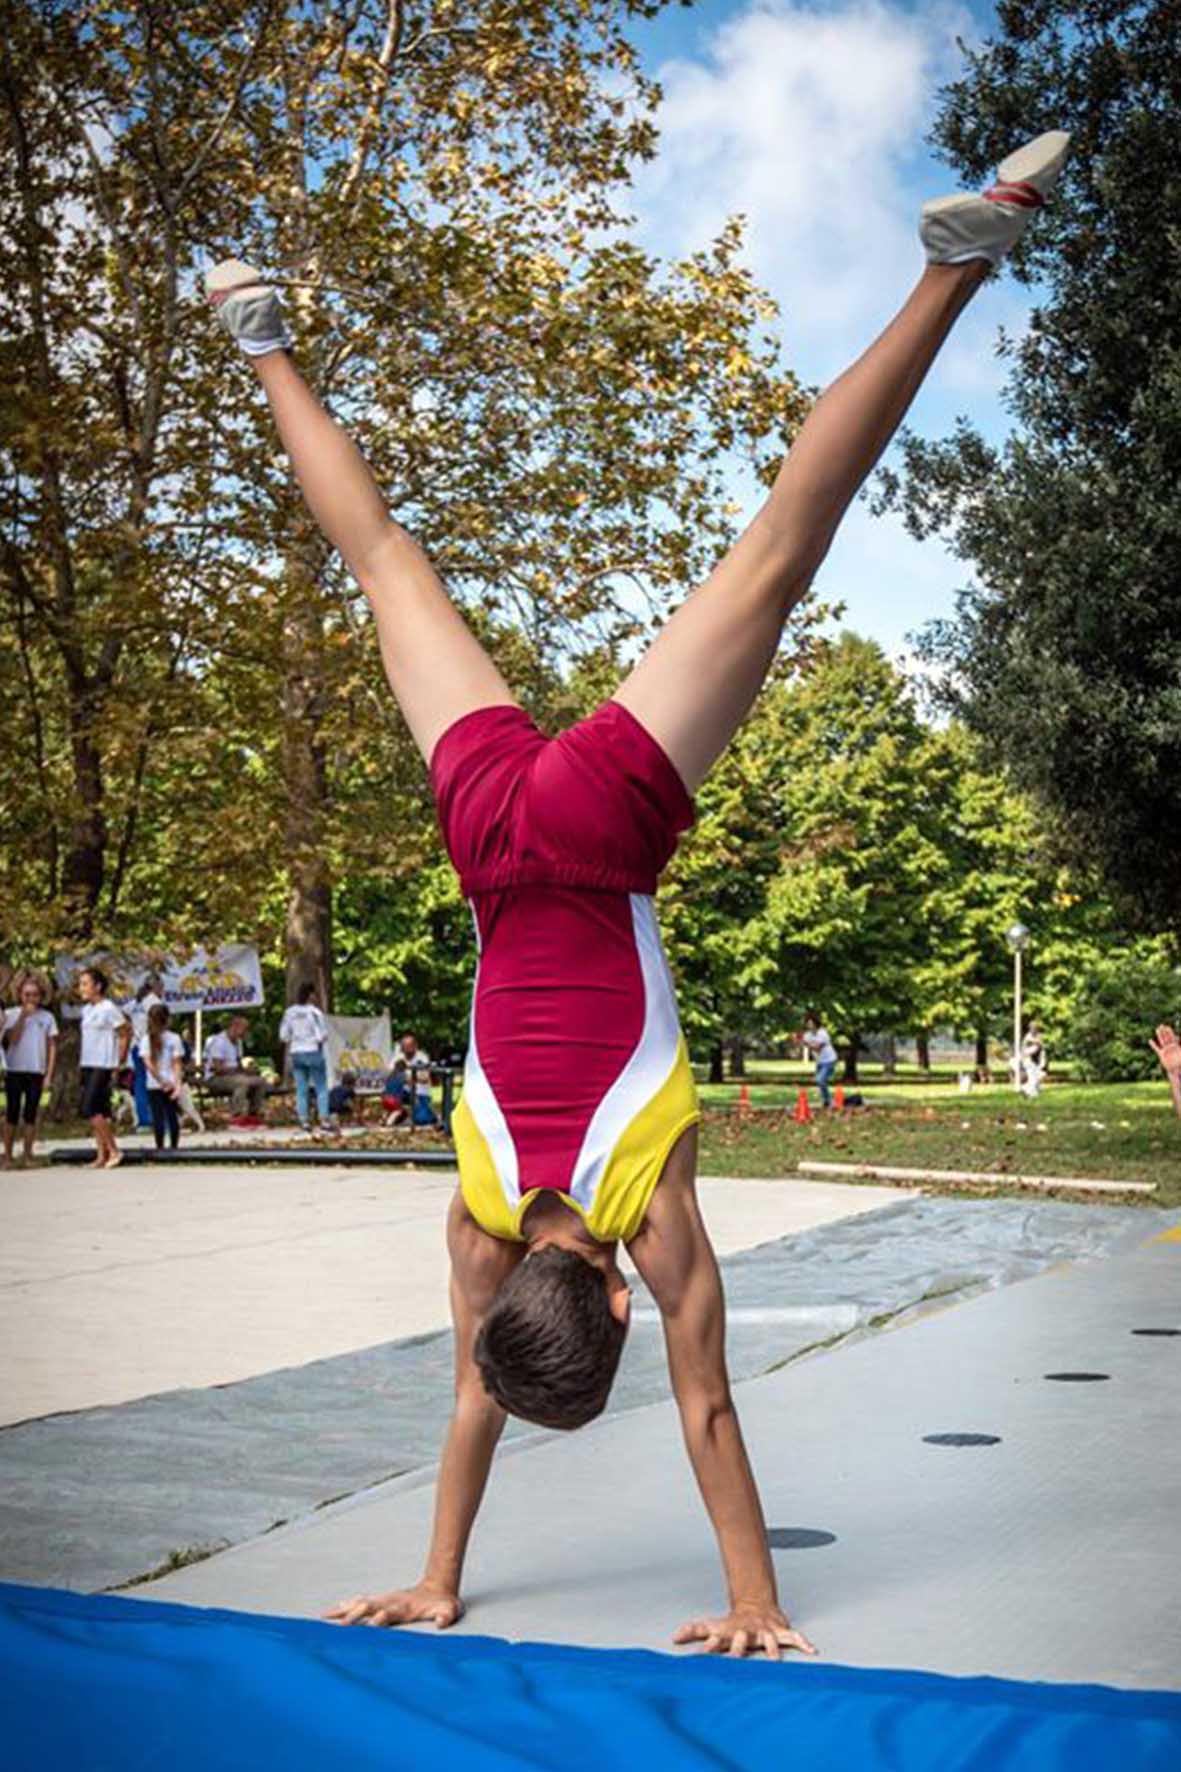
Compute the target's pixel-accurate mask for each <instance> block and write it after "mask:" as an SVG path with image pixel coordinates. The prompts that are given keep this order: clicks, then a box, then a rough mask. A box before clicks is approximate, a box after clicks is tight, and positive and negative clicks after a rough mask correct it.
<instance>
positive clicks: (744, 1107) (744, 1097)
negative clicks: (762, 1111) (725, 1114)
mask: <svg viewBox="0 0 1181 1772" xmlns="http://www.w3.org/2000/svg"><path fill="white" fill-rule="evenodd" d="M738 1112H739V1114H740V1115H741V1116H742V1118H743V1119H744V1120H745V1119H746V1118H747V1117H748V1115H749V1114H750V1084H749V1083H744V1084H743V1085H742V1087H741V1089H740V1090H739V1091H738Z"/></svg>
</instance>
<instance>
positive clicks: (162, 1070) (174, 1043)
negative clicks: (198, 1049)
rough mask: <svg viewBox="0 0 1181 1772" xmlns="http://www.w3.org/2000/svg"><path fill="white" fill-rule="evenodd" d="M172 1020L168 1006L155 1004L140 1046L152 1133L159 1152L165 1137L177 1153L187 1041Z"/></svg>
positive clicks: (150, 1012)
mask: <svg viewBox="0 0 1181 1772" xmlns="http://www.w3.org/2000/svg"><path fill="white" fill-rule="evenodd" d="M170 1020H171V1017H170V1015H169V1013H168V1006H167V1004H166V1003H153V1004H152V1006H151V1008H150V1009H149V1010H148V1025H147V1029H146V1032H145V1034H144V1037H143V1042H142V1044H141V1047H140V1055H141V1057H142V1058H143V1062H144V1074H145V1079H146V1085H147V1092H148V1105H149V1108H150V1110H151V1115H152V1131H153V1132H154V1133H155V1136H156V1149H157V1150H158V1151H162V1150H163V1149H164V1134H165V1131H167V1133H168V1144H169V1148H170V1149H171V1150H175V1149H176V1147H177V1145H178V1144H179V1143H180V1092H181V1090H182V1088H183V1087H184V1068H183V1066H184V1042H183V1040H182V1039H181V1037H180V1035H179V1034H174V1033H173V1031H172V1029H171V1028H170V1027H169V1025H168V1023H169V1021H170Z"/></svg>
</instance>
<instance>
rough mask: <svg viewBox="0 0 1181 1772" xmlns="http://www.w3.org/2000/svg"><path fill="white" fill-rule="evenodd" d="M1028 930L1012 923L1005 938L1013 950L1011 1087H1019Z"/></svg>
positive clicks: (1017, 1088) (1023, 926)
mask: <svg viewBox="0 0 1181 1772" xmlns="http://www.w3.org/2000/svg"><path fill="white" fill-rule="evenodd" d="M1029 939H1030V937H1029V930H1028V929H1027V928H1026V927H1025V924H1024V923H1014V925H1013V927H1012V928H1011V929H1010V930H1008V932H1007V933H1006V935H1005V940H1006V941H1007V942H1008V944H1009V946H1010V947H1011V948H1012V950H1013V1087H1014V1089H1016V1090H1018V1091H1019V1090H1020V1088H1021V956H1022V954H1023V953H1024V952H1025V950H1026V949H1027V948H1028V946H1029Z"/></svg>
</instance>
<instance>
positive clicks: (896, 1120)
mask: <svg viewBox="0 0 1181 1772" xmlns="http://www.w3.org/2000/svg"><path fill="white" fill-rule="evenodd" d="M761 1069H762V1067H761V1066H760V1070H761ZM797 1087H798V1085H796V1084H794V1083H793V1084H792V1085H791V1086H790V1087H788V1088H785V1087H784V1086H783V1085H782V1084H778V1085H776V1084H760V1083H752V1084H751V1086H750V1100H751V1106H752V1108H753V1109H754V1111H753V1112H752V1113H751V1114H749V1115H748V1116H745V1117H740V1116H739V1114H738V1113H737V1111H736V1108H737V1101H738V1085H737V1084H734V1083H725V1084H702V1085H701V1086H700V1091H701V1097H702V1102H703V1105H704V1106H705V1108H706V1117H705V1123H704V1125H703V1127H702V1139H701V1172H702V1174H704V1175H711V1174H712V1175H767V1176H775V1175H794V1174H795V1173H796V1164H797V1163H798V1162H799V1161H800V1160H801V1158H815V1159H819V1160H820V1161H822V1162H831V1163H884V1164H888V1165H892V1166H896V1167H902V1166H908V1167H912V1168H916V1169H975V1170H987V1171H989V1172H995V1173H996V1176H997V1183H998V1191H1004V1175H1005V1172H1006V1171H1008V1172H1010V1173H1013V1172H1021V1173H1025V1174H1035V1175H1077V1176H1087V1177H1093V1178H1097V1179H1100V1180H1108V1181H1154V1182H1155V1183H1156V1184H1157V1192H1156V1194H1155V1195H1153V1196H1152V1199H1153V1201H1154V1203H1159V1204H1161V1205H1166V1206H1178V1205H1181V1120H1178V1119H1177V1118H1176V1116H1175V1115H1174V1113H1173V1111H1172V1106H1171V1103H1170V1101H1169V1094H1168V1090H1167V1088H1166V1087H1164V1086H1163V1079H1162V1082H1161V1083H1159V1084H1158V1083H1103V1084H1084V1083H1058V1084H1052V1085H1050V1086H1049V1087H1048V1088H1047V1089H1046V1090H1045V1091H1044V1092H1043V1094H1042V1095H1041V1096H1040V1098H1039V1099H1038V1100H1037V1101H1026V1100H1025V1099H1024V1098H1023V1097H1021V1096H1018V1095H1017V1094H1016V1093H1015V1092H1014V1091H1013V1090H1012V1089H1010V1088H1006V1087H1003V1086H1001V1085H1000V1084H994V1085H992V1086H991V1087H986V1088H976V1089H973V1090H972V1091H971V1093H970V1094H968V1095H961V1094H960V1093H959V1091H958V1089H956V1088H955V1087H954V1085H953V1086H952V1087H951V1088H950V1089H949V1088H948V1086H947V1084H946V1083H942V1084H938V1083H937V1084H931V1085H922V1084H912V1083H908V1084H906V1085H904V1086H903V1087H901V1088H894V1089H891V1088H889V1087H888V1086H885V1085H881V1084H877V1083H873V1082H871V1081H869V1079H868V1078H867V1079H866V1081H865V1082H863V1083H862V1084H861V1085H859V1089H860V1090H861V1093H863V1094H864V1096H865V1099H866V1101H867V1103H868V1104H869V1105H868V1106H867V1107H866V1108H865V1109H864V1110H863V1111H860V1112H846V1113H844V1114H831V1115H822V1114H820V1113H818V1112H817V1117H816V1118H815V1119H814V1120H813V1121H812V1123H811V1124H810V1125H804V1126H799V1125H797V1124H796V1123H795V1122H794V1121H793V1120H792V1119H791V1117H790V1113H791V1108H792V1107H793V1106H794V1103H795V1094H796V1088H797ZM809 1099H810V1102H811V1105H812V1108H813V1111H814V1112H815V1111H816V1092H815V1090H814V1089H812V1090H809ZM963 1191H965V1192H970V1193H974V1194H975V1193H979V1192H980V1191H981V1190H980V1189H979V1188H970V1189H965V1190H963ZM1013 1191H1016V1190H1013ZM1021 1191H1022V1192H1025V1190H1024V1189H1023V1190H1021ZM1078 1197H1079V1198H1083V1197H1084V1196H1082V1195H1079V1196H1078ZM1086 1197H1095V1196H1086ZM1128 1198H1129V1199H1130V1198H1132V1196H1128Z"/></svg>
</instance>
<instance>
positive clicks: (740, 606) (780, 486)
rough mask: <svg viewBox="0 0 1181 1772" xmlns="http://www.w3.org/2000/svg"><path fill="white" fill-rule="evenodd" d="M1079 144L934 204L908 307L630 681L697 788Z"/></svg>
mask: <svg viewBox="0 0 1181 1772" xmlns="http://www.w3.org/2000/svg"><path fill="white" fill-rule="evenodd" d="M1069 145H1070V137H1069V136H1067V135H1065V134H1064V133H1063V132H1062V131H1061V130H1050V131H1048V132H1047V133H1046V134H1045V135H1039V136H1038V137H1037V139H1036V140H1035V141H1031V142H1027V143H1026V144H1025V145H1024V147H1021V148H1018V149H1017V150H1016V151H1015V152H1014V153H1012V154H1010V155H1009V156H1008V157H1007V158H1006V159H1005V160H1003V161H1002V162H1001V165H1000V172H999V177H998V179H997V182H996V184H994V185H993V186H992V188H991V190H988V191H985V192H984V193H983V195H982V196H971V195H968V194H965V193H963V192H960V193H957V194H955V195H953V196H950V197H938V198H936V199H935V200H934V202H931V203H927V204H925V205H924V206H923V214H922V221H921V223H920V227H919V234H920V237H921V239H922V242H923V246H924V248H925V250H926V254H927V261H928V262H927V269H926V270H925V271H924V272H923V275H922V277H921V278H920V279H919V282H918V285H917V287H916V288H915V290H914V292H913V294H912V295H911V297H910V299H909V301H908V302H907V303H906V306H905V307H904V308H903V309H902V312H901V313H900V314H899V315H898V316H897V318H896V319H895V320H893V321H892V322H891V323H890V325H889V326H888V327H887V328H886V330H885V332H883V334H882V336H881V337H880V338H879V339H878V340H877V342H876V343H875V344H873V345H871V346H870V348H869V350H868V351H866V353H865V355H864V356H863V357H862V358H860V359H859V361H858V362H856V363H855V364H854V365H853V367H852V369H849V370H847V371H846V372H845V374H844V375H842V376H841V377H840V379H839V380H838V381H835V382H834V383H833V385H832V387H831V388H829V389H828V390H827V391H826V392H825V394H824V395H823V397H822V398H821V399H820V400H818V401H817V402H816V405H815V406H814V407H813V409H812V411H811V412H810V413H809V415H808V419H807V422H806V423H805V425H804V427H803V429H802V430H801V431H800V434H799V436H798V437H797V439H796V442H795V445H794V447H793V448H792V450H791V453H790V454H789V455H788V457H787V460H786V461H785V462H784V464H783V467H782V468H781V469H780V472H779V478H778V479H777V480H776V482H775V485H774V487H773V488H772V491H771V496H770V497H769V498H768V500H767V502H766V504H765V505H764V506H763V509H762V510H761V511H760V512H759V514H758V516H757V517H756V518H755V520H754V522H753V523H752V524H751V526H750V528H749V529H748V530H747V531H746V533H745V535H743V536H741V537H740V539H739V541H738V542H737V544H736V546H735V547H734V548H732V549H731V551H730V553H729V554H728V555H727V556H726V558H725V559H724V560H723V561H722V563H721V565H720V566H718V568H717V569H716V571H715V572H714V573H713V574H712V575H711V576H710V578H709V579H707V581H706V583H705V584H704V585H702V587H701V589H700V590H698V591H695V592H694V594H693V595H692V596H691V597H690V598H689V599H688V601H687V602H685V603H683V604H682V605H681V607H680V608H679V609H678V610H677V612H676V614H675V615H674V616H673V617H672V619H671V621H670V622H669V623H668V626H667V627H666V628H665V629H664V631H663V632H662V633H661V634H660V636H659V638H658V639H657V640H656V642H655V644H654V645H653V646H652V648H651V650H650V651H649V653H648V655H647V657H645V658H643V659H642V660H641V661H640V663H639V664H638V665H637V666H636V669H635V670H634V671H633V672H632V674H631V676H630V677H628V678H627V680H626V682H624V683H623V685H622V686H621V688H620V689H619V692H618V694H617V697H616V699H617V700H618V701H621V702H622V703H623V705H624V706H625V707H626V708H628V709H629V710H630V711H631V712H632V713H633V714H634V715H635V716H636V718H637V719H638V720H639V721H640V722H641V724H642V725H644V726H646V727H647V728H648V730H649V731H650V732H651V733H652V734H653V736H654V737H655V738H656V739H658V740H659V742H660V743H661V744H662V745H663V747H664V749H665V750H666V751H667V753H668V755H669V756H670V757H671V758H672V760H673V763H674V764H675V765H676V767H677V769H678V770H679V771H680V773H681V775H682V776H683V777H684V780H685V784H686V786H687V787H688V788H689V789H690V791H692V790H693V789H694V788H696V787H697V785H698V783H699V782H700V781H701V779H702V777H703V776H704V775H705V774H706V772H707V770H708V769H709V767H710V765H711V764H712V763H713V762H714V760H715V758H716V757H717V756H718V755H719V753H720V752H721V751H722V750H724V749H725V747H726V745H727V744H728V743H729V740H730V738H731V735H732V734H733V732H734V730H735V728H736V727H737V726H738V724H739V723H740V721H741V720H742V719H743V717H744V716H745V714H746V712H747V710H748V708H749V707H750V704H751V702H752V701H753V700H754V698H755V696H756V695H757V693H758V691H759V687H760V685H761V684H762V681H763V678H764V676H765V675H766V672H767V668H768V666H769V665H770V663H771V660H772V658H773V657H774V655H775V649H776V647H777V646H778V644H779V636H780V633H781V632H782V629H783V623H784V620H785V618H786V616H787V614H788V611H789V610H790V609H791V608H792V606H793V605H794V604H796V603H798V602H799V600H800V598H801V597H802V596H803V594H804V592H805V591H806V590H807V588H808V585H809V583H810V582H811V580H812V577H813V575H814V573H815V572H816V569H817V567H818V566H819V565H820V562H821V561H822V560H823V558H824V556H825V554H826V553H827V552H828V549H829V546H830V544H831V542H832V538H833V536H834V535H835V533H836V530H837V525H838V524H839V523H840V521H841V518H842V517H843V516H844V514H845V512H846V510H847V509H848V507H849V504H850V503H851V501H852V499H853V498H854V497H855V495H856V493H857V489H858V487H859V486H860V485H861V483H862V481H863V480H864V479H865V476H866V475H867V474H868V473H869V471H870V469H871V468H872V467H873V465H874V463H875V462H876V461H877V459H878V457H879V456H880V455H881V453H882V450H883V449H884V448H885V447H886V444H887V443H888V442H889V441H890V438H891V437H892V436H893V434H894V432H895V430H896V429H897V427H898V425H899V424H900V423H901V421H902V417H903V415H904V413H905V412H906V409H907V407H908V406H909V405H910V403H911V401H912V400H913V399H914V396H915V394H916V393H917V392H918V389H919V387H920V385H921V383H922V380H923V377H924V376H925V375H926V373H927V370H928V369H929V368H930V367H931V364H932V363H933V361H934V359H935V355H936V353H937V352H938V350H939V347H940V345H941V344H942V343H943V341H944V339H945V338H946V337H947V335H948V333H949V332H950V331H951V328H952V326H953V324H954V323H955V320H956V318H957V316H958V315H959V313H960V311H961V309H962V308H963V307H964V306H965V305H966V303H967V302H968V301H969V300H970V298H971V296H972V295H973V293H974V292H975V290H976V289H977V288H978V287H979V286H980V284H981V282H982V281H983V279H984V278H985V276H986V275H987V273H988V268H989V266H991V265H996V264H999V262H1000V260H1001V259H1002V258H1003V256H1004V254H1005V253H1006V252H1008V251H1009V249H1010V248H1011V247H1012V246H1013V245H1014V243H1015V242H1016V240H1017V239H1018V238H1019V236H1020V234H1021V232H1022V230H1023V229H1024V227H1025V225H1026V223H1027V221H1028V220H1029V217H1030V214H1031V213H1032V212H1033V211H1035V210H1037V209H1039V208H1040V207H1041V205H1042V204H1043V203H1044V201H1045V199H1046V196H1047V194H1048V193H1049V192H1050V191H1051V190H1052V189H1053V187H1054V184H1055V182H1056V180H1057V178H1058V175H1059V173H1060V172H1061V170H1062V166H1063V163H1064V161H1065V159H1066V154H1067V149H1068V148H1069Z"/></svg>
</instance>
